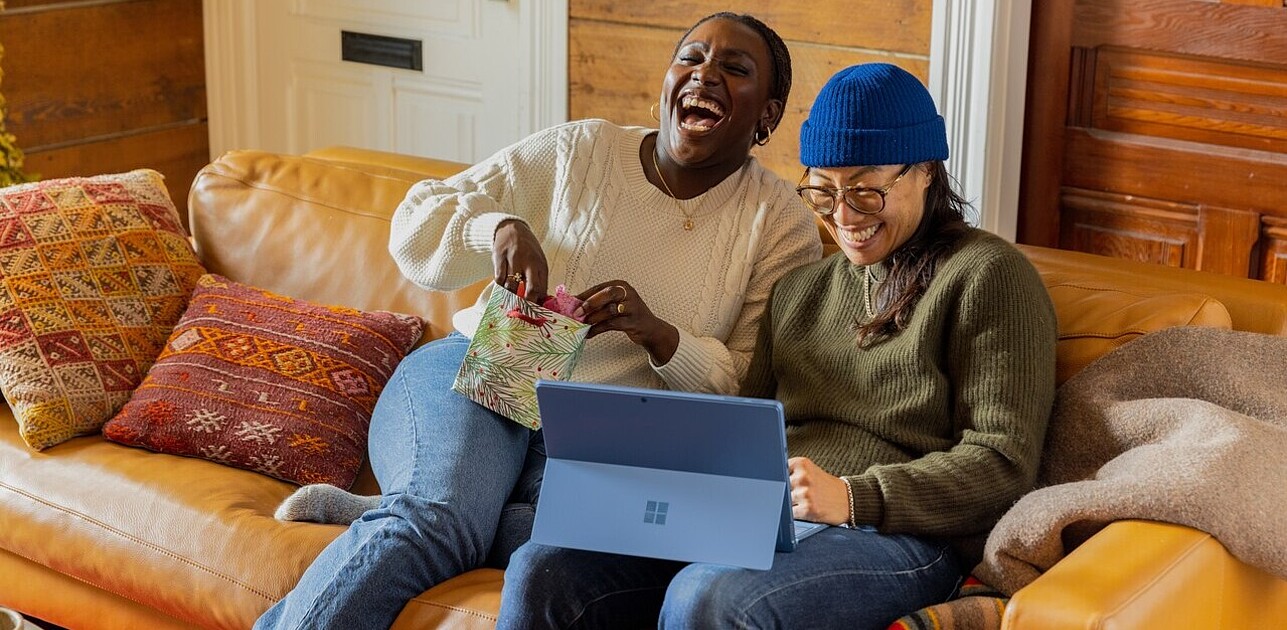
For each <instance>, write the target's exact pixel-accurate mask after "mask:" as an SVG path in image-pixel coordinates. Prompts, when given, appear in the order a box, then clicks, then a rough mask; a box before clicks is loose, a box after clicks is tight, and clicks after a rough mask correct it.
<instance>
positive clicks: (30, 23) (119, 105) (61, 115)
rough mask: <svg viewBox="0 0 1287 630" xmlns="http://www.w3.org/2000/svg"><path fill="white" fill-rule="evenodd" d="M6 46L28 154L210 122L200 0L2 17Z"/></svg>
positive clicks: (13, 113) (17, 127)
mask: <svg viewBox="0 0 1287 630" xmlns="http://www.w3.org/2000/svg"><path fill="white" fill-rule="evenodd" d="M0 41H3V42H4V45H5V59H4V67H5V81H4V93H5V95H6V97H7V99H8V102H9V117H8V121H9V125H10V127H11V128H12V129H13V131H14V133H21V135H20V136H19V138H20V139H21V141H22V146H23V147H25V148H26V149H27V150H30V151H33V152H35V151H39V150H41V147H43V146H45V145H52V144H58V143H62V142H67V141H69V140H74V139H80V138H92V137H98V136H105V135H110V134H114V133H121V132H128V131H130V130H134V129H141V128H147V127H152V126H158V125H167V124H171V123H175V122H180V121H191V122H199V121H200V120H203V119H205V118H206V92H205V62H204V59H203V54H202V31H201V2H200V0H148V1H138V2H124V3H110V4H98V5H87V6H83V7H77V8H71V9H50V10H45V11H36V12H32V13H28V14H25V15H13V16H5V15H4V14H0Z"/></svg>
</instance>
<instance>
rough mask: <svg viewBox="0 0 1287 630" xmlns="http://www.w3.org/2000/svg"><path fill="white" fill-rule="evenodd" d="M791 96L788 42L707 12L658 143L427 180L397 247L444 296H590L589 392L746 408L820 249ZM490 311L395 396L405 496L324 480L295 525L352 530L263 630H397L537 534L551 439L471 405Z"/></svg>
mask: <svg viewBox="0 0 1287 630" xmlns="http://www.w3.org/2000/svg"><path fill="white" fill-rule="evenodd" d="M790 83H791V66H790V57H789V55H788V53H787V50H786V47H785V45H784V44H783V43H782V40H781V39H780V38H779V37H778V36H777V34H776V33H774V32H773V31H772V29H770V28H768V27H767V26H765V25H764V24H763V23H761V22H759V21H758V20H756V19H754V18H751V17H749V16H742V15H733V14H727V13H724V14H716V15H713V16H710V17H708V18H705V19H703V20H702V21H700V22H698V23H697V25H696V26H694V27H693V28H692V29H691V30H690V31H689V32H688V33H686V34H685V36H684V37H683V38H682V39H681V41H680V43H679V45H678V46H677V48H676V50H675V54H674V57H673V59H672V60H671V64H670V67H669V70H668V72H667V74H666V77H665V80H664V82H663V84H662V91H661V98H660V102H659V108H660V109H659V116H658V117H659V119H660V121H661V125H660V129H659V130H651V129H644V128H631V127H620V126H617V125H614V124H611V123H609V122H606V121H602V120H589V121H581V122H573V123H568V124H564V125H560V126H557V127H554V128H552V129H549V130H546V131H543V132H540V133H537V134H535V135H533V136H531V137H529V138H527V139H525V140H523V141H521V142H519V143H517V144H515V145H513V146H511V147H508V148H506V149H503V150H502V151H500V152H499V153H497V154H496V155H494V156H492V157H491V158H489V159H487V160H485V161H483V162H481V163H479V164H477V165H475V166H474V167H472V168H470V169H469V170H467V171H465V172H463V173H461V174H459V175H456V176H454V177H451V178H449V179H447V180H446V181H424V182H421V183H419V184H417V185H416V186H415V187H413V188H412V189H411V191H410V192H409V193H408V195H407V198H406V200H405V201H404V202H403V204H402V205H401V206H400V207H399V208H398V210H397V212H396V214H395V215H394V219H393V226H392V236H391V239H390V245H389V247H390V251H391V252H392V254H393V256H394V258H395V259H396V260H397V262H398V265H399V266H400V268H401V269H402V271H403V273H404V274H405V275H406V276H407V277H408V278H410V279H411V280H413V281H414V282H416V283H417V284H419V285H421V286H423V287H425V288H426V289H431V290H450V289H456V288H460V287H464V286H467V285H468V284H470V283H472V282H474V281H476V280H477V279H478V278H481V277H488V276H491V277H494V278H495V280H496V284H499V285H503V286H506V287H508V288H510V289H515V288H516V287H517V285H518V283H519V282H524V283H525V284H526V287H527V297H528V298H529V299H532V300H533V301H539V300H541V299H542V297H543V296H544V295H545V294H546V292H547V291H548V289H549V286H550V284H551V283H562V284H565V285H567V286H569V287H574V288H584V289H585V291H584V292H583V293H581V295H580V296H579V297H581V298H583V299H584V300H585V303H584V305H583V309H584V313H585V315H586V321H587V322H589V323H590V324H592V328H591V330H590V336H591V337H592V338H591V339H590V340H589V341H588V342H587V345H586V347H585V350H584V353H583V354H582V356H581V359H580V362H579V363H578V364H577V371H576V374H575V378H576V379H577V380H584V381H597V382H605V383H616V384H621V385H633V386H639V387H653V388H668V389H676V390H686V391H701V392H716V393H735V392H736V391H737V388H738V386H739V384H740V383H741V381H742V380H743V378H744V376H745V374H746V370H747V365H748V364H749V362H750V359H751V354H752V350H753V348H754V345H755V334H756V330H757V328H758V325H759V321H760V317H761V316H762V314H763V313H764V307H765V304H766V302H767V300H768V297H769V292H770V289H771V287H772V286H773V283H774V282H775V281H777V280H778V278H780V277H782V275H783V274H785V273H786V272H787V271H789V270H790V269H792V268H794V267H796V266H799V265H802V264H807V263H810V262H813V261H815V260H817V259H818V257H819V256H820V255H821V245H820V243H819V240H818V235H817V230H816V228H815V226H814V222H813V219H812V217H811V216H810V214H809V212H808V210H807V209H806V208H805V207H804V206H803V204H802V203H801V202H800V200H799V198H798V197H796V196H795V195H794V193H793V192H792V190H791V186H790V185H789V184H788V183H786V182H784V181H783V180H781V179H779V178H778V177H777V176H775V175H773V174H772V173H770V172H769V171H767V170H765V169H764V168H763V167H761V166H760V165H759V163H758V162H756V160H755V159H754V158H751V157H750V155H749V152H750V149H751V147H752V146H753V145H754V144H763V143H765V142H767V141H768V139H769V136H770V134H771V133H772V131H773V129H774V128H776V126H777V124H778V121H779V120H780V119H781V116H782V112H783V111H784V107H785V104H786V100H787V94H788V92H789V91H790ZM486 297H487V296H486V295H484V296H483V297H482V298H480V301H479V304H478V305H476V306H475V307H474V308H472V309H467V310H466V311H463V312H462V313H460V314H458V315H457V317H456V318H455V324H456V328H457V329H458V333H455V334H452V335H450V336H448V337H446V338H444V339H441V340H438V341H435V342H433V343H430V344H428V345H426V346H425V347H423V348H421V349H420V350H418V351H416V352H415V353H413V354H411V355H410V356H409V357H407V359H406V360H405V361H404V362H403V363H402V364H401V365H400V366H399V367H398V369H397V372H396V373H395V374H394V376H393V378H392V380H391V381H390V382H389V384H388V386H387V387H386V388H385V390H384V392H383V393H382V394H381V397H380V400H379V403H378V404H377V406H376V408H375V413H374V416H373V418H372V420H371V433H370V446H369V451H370V455H371V464H372V468H373V469H374V471H375V474H376V478H377V479H378V480H379V482H380V487H381V489H382V490H383V491H384V495H383V496H382V497H374V498H372V499H371V500H367V499H365V498H363V497H355V496H353V495H348V494H346V493H342V492H338V491H334V490H327V489H325V488H315V487H308V488H304V489H301V491H300V492H299V493H297V495H295V496H292V497H291V499H288V501H287V504H285V505H284V506H283V510H281V511H279V514H282V515H283V516H287V517H290V518H295V519H299V520H321V521H328V522H342V523H349V522H350V521H352V523H351V525H350V527H349V529H348V531H347V532H345V533H344V534H342V535H341V536H340V537H339V538H337V539H336V540H335V541H334V542H333V543H331V545H330V546H328V547H327V548H326V549H325V550H324V551H323V552H322V554H321V555H320V556H319V557H318V558H317V560H316V561H315V562H314V563H313V565H312V566H311V567H310V568H309V569H308V571H307V572H306V573H305V574H304V576H303V578H302V579H301V580H300V583H299V585H298V586H296V588H295V589H294V590H293V591H291V593H290V594H288V595H287V597H286V598H285V599H284V600H282V601H281V602H279V603H278V604H277V605H276V606H274V607H273V608H272V609H271V610H269V611H268V612H267V613H266V614H265V615H264V617H263V618H261V619H260V620H259V623H258V624H257V625H256V627H257V628H300V627H308V628H377V627H381V628H383V627H388V626H389V625H390V624H391V623H392V622H393V621H394V619H395V618H396V617H397V615H398V613H399V611H400V610H401V609H402V607H403V605H404V604H405V603H406V602H407V600H409V599H411V598H412V597H414V596H416V595H419V594H420V593H421V592H423V591H424V590H426V589H427V588H429V587H431V586H433V585H435V584H437V583H439V582H442V581H444V580H447V579H448V578H451V577H453V576H456V575H459V574H461V573H464V572H465V571H468V570H470V569H473V568H476V567H481V566H485V565H492V566H504V565H505V564H506V563H507V561H508V558H509V553H510V552H511V551H512V550H513V549H514V548H516V547H517V546H518V545H520V544H522V543H523V542H524V541H525V540H526V539H527V537H528V535H529V534H530V531H531V515H532V505H533V504H534V502H535V501H536V498H537V495H538V493H539V488H540V480H541V473H542V470H543V466H544V460H545V455H544V442H543V440H542V436H541V433H540V432H539V431H536V432H533V431H529V430H528V429H525V428H523V427H522V426H520V425H518V424H516V423H514V422H511V421H509V420H506V419H505V418H502V417H500V416H498V415H496V414H494V413H492V412H491V411H489V410H487V409H485V408H484V407H482V406H480V405H477V404H475V403H473V402H472V401H470V400H469V399H467V398H465V397H464V396H461V395H460V394H457V393H455V392H453V391H451V384H452V380H453V378H454V377H455V374H456V371H457V369H458V368H459V366H460V363H461V359H462V357H463V355H464V352H465V349H466V347H467V346H468V343H469V340H468V335H470V334H471V333H472V332H473V328H474V326H476V325H477V321H478V315H479V314H480V313H481V308H482V306H481V305H482V304H484V303H485V301H486ZM355 519H356V520H355Z"/></svg>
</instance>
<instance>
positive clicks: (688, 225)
mask: <svg viewBox="0 0 1287 630" xmlns="http://www.w3.org/2000/svg"><path fill="white" fill-rule="evenodd" d="M652 167H653V169H654V170H656V171H657V179H659V180H661V187H662V188H665V189H666V194H667V195H670V198H671V199H674V200H675V207H676V208H679V213H680V214H682V215H684V231H685V232H692V231H693V216H692V215H690V214H688V211H687V210H685V209H684V204H682V203H680V202H679V197H676V196H675V193H673V192H670V185H669V184H667V183H666V178H665V176H663V175H662V174H661V165H659V164H657V144H656V141H655V140H654V141H653V147H652Z"/></svg>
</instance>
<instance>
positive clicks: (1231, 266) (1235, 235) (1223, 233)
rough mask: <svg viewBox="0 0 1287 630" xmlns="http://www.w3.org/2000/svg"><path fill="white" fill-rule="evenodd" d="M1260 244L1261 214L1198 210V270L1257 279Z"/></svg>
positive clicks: (1204, 208)
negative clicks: (1256, 254)
mask: <svg viewBox="0 0 1287 630" xmlns="http://www.w3.org/2000/svg"><path fill="white" fill-rule="evenodd" d="M1259 244H1260V213H1258V212H1250V211H1247V210H1233V209H1229V208H1216V207H1212V206H1206V205H1204V206H1200V207H1199V208H1198V255H1197V259H1198V260H1197V265H1196V267H1197V268H1198V269H1201V270H1202V271H1211V272H1215V273H1220V274H1224V275H1226V276H1234V277H1236V278H1253V277H1255V271H1256V270H1255V266H1256V256H1255V253H1256V250H1257V248H1258V246H1259Z"/></svg>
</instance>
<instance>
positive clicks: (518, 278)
mask: <svg viewBox="0 0 1287 630" xmlns="http://www.w3.org/2000/svg"><path fill="white" fill-rule="evenodd" d="M509 279H510V280H512V281H514V282H522V281H523V274H521V273H519V272H517V271H515V272H514V273H511V274H509Z"/></svg>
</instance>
